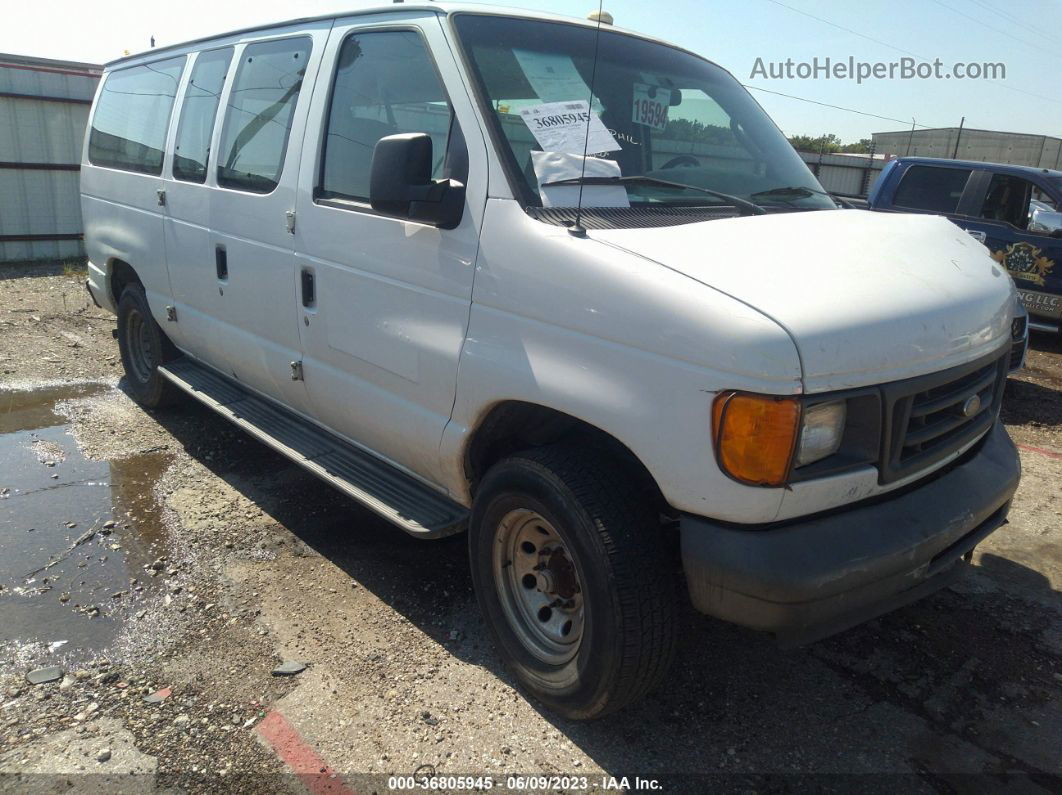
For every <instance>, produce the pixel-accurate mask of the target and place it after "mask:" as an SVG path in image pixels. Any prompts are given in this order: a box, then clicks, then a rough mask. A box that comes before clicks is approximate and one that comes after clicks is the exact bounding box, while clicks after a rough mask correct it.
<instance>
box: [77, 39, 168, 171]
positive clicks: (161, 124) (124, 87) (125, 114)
mask: <svg viewBox="0 0 1062 795" xmlns="http://www.w3.org/2000/svg"><path fill="white" fill-rule="evenodd" d="M184 61H185V58H184V56H183V55H182V56H181V57H179V58H170V59H168V60H165V61H155V62H154V63H150V64H145V65H144V66H132V67H130V68H128V69H119V70H116V71H114V72H111V73H110V74H108V75H107V78H106V79H105V80H104V83H103V90H102V91H101V92H100V96H99V99H98V100H97V102H96V110H95V112H94V113H93V114H92V129H91V130H90V132H89V162H90V163H92V164H93V165H96V166H106V167H109V168H120V169H123V170H124V171H136V172H139V173H141V174H161V173H162V158H163V153H164V150H165V147H166V132H167V130H169V126H170V113H171V111H172V110H173V98H174V97H175V96H176V95H177V84H178V83H179V82H180V79H181V70H182V69H183V68H184Z"/></svg>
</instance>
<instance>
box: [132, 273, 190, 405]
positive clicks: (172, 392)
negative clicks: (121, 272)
mask: <svg viewBox="0 0 1062 795" xmlns="http://www.w3.org/2000/svg"><path fill="white" fill-rule="evenodd" d="M118 350H119V352H120V353H121V355H122V366H123V367H124V368H125V376H126V384H127V391H128V392H129V395H130V397H132V398H133V400H135V401H136V402H137V403H139V404H140V405H141V406H144V407H145V408H149V409H154V408H161V407H163V406H168V405H170V404H172V403H174V402H176V401H177V400H178V399H179V398H180V396H181V392H180V390H179V389H178V388H177V387H176V386H174V385H173V383H172V382H170V381H167V380H166V379H165V378H163V377H162V376H161V375H159V372H158V366H159V365H160V364H162V363H164V362H168V361H171V360H172V359H176V358H177V357H178V356H179V355H180V353H179V352H178V351H177V349H176V348H175V347H174V346H173V343H172V342H170V341H169V339H167V338H166V335H165V334H164V333H163V331H162V329H161V328H159V324H158V323H156V322H155V319H154V318H153V317H152V316H151V310H150V309H149V308H148V302H147V296H146V295H144V288H143V287H142V286H140V285H139V284H136V283H134V284H130V285H128V286H126V288H125V289H124V290H123V291H122V295H121V297H120V298H119V299H118Z"/></svg>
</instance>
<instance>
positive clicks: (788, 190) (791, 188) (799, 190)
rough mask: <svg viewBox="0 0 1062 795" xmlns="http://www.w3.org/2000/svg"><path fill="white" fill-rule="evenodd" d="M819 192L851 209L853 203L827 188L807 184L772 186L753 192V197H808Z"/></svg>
mask: <svg viewBox="0 0 1062 795" xmlns="http://www.w3.org/2000/svg"><path fill="white" fill-rule="evenodd" d="M815 194H819V195H820V196H826V197H828V198H830V199H833V200H834V201H835V202H837V203H838V204H840V205H841V206H843V207H847V208H849V209H851V207H852V205H851V204H850V203H849V202H847V201H845V199H844V198H843V197H841V196H836V195H834V194H832V193H830V192H829V191H826V190H817V189H815V188H809V187H808V186H807V185H786V186H785V187H783V188H771V189H770V190H761V191H757V192H756V193H753V194H752V197H753V198H763V199H782V200H785V199H806V198H808V197H809V196H814V195H815Z"/></svg>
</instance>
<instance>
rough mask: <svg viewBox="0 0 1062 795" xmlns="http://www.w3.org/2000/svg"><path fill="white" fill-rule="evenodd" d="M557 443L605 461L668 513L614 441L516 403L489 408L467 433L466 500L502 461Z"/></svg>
mask: <svg viewBox="0 0 1062 795" xmlns="http://www.w3.org/2000/svg"><path fill="white" fill-rule="evenodd" d="M560 441H572V442H578V443H580V444H585V445H587V446H588V447H592V448H595V449H597V450H599V451H601V452H603V453H605V454H607V455H609V456H610V457H612V458H613V460H615V461H616V462H617V463H619V464H620V466H621V468H622V469H623V470H624V472H625V474H627V476H628V477H629V478H630V480H631V483H632V485H633V486H635V487H636V488H638V489H639V490H640V491H642V492H643V493H644V495H645V497H646V498H647V499H648V500H650V501H651V502H652V503H653V504H654V506H656V507H658V508H659V509H660V510H661V511H667V510H668V507H667V501H666V500H665V499H664V496H663V492H661V490H660V487H659V486H658V485H657V482H656V479H655V478H654V477H653V476H652V473H650V472H649V469H648V468H647V467H646V466H645V464H643V463H642V461H641V459H640V458H638V456H637V455H635V454H634V452H633V451H632V450H631V449H630V448H629V447H627V445H625V444H624V443H623V442H621V441H620V440H619V439H617V438H616V437H615V436H613V435H611V434H610V433H608V432H606V431H603V430H601V429H600V428H598V427H597V426H595V425H592V424H591V423H588V422H586V421H585V420H581V419H579V418H578V417H574V416H572V415H570V414H566V413H564V412H563V411H558V410H557V409H552V408H549V407H548V406H542V405H539V404H537V403H528V402H524V401H520V400H506V401H502V402H500V403H497V404H495V405H494V406H492V407H491V408H490V409H489V410H488V411H487V412H486V413H485V414H484V415H483V416H482V418H481V419H480V421H479V422H478V423H477V424H476V426H475V429H474V430H473V432H472V433H471V435H470V438H469V441H468V444H466V446H465V453H464V468H465V477H466V479H467V481H468V490H469V494H471V495H473V496H474V495H475V493H476V488H477V486H478V485H479V483H480V482H481V481H482V479H483V476H484V475H485V474H486V473H487V470H489V469H490V467H491V466H493V465H494V464H495V463H497V462H498V461H500V460H501V459H503V458H505V457H506V456H509V455H512V454H513V453H516V452H518V451H520V450H525V449H527V448H529V447H541V446H543V445H547V444H553V443H555V442H560Z"/></svg>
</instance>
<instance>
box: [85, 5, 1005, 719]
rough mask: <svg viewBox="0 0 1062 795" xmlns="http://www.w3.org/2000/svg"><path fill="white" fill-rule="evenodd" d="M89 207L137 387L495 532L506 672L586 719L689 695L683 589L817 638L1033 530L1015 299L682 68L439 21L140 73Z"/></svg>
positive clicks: (549, 23)
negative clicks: (850, 206) (672, 672)
mask: <svg viewBox="0 0 1062 795" xmlns="http://www.w3.org/2000/svg"><path fill="white" fill-rule="evenodd" d="M591 87H592V88H593V91H592V92H591ZM588 153H589V154H590V155H592V156H587V154H588ZM81 187H82V192H83V196H82V204H83V212H84V220H85V240H86V245H87V248H88V252H89V258H90V265H89V273H90V277H89V282H88V287H89V290H90V291H91V293H92V295H93V296H94V298H95V299H96V300H97V301H98V302H99V304H100V305H102V306H104V307H107V308H109V309H112V310H114V311H115V312H116V314H117V316H118V332H117V334H118V340H119V343H120V346H121V353H122V361H123V363H124V365H125V370H126V384H127V389H128V391H129V393H130V394H132V395H133V396H134V397H135V398H136V399H137V400H138V401H140V402H141V403H142V404H143V405H145V406H148V407H156V406H160V405H162V404H163V403H166V402H167V401H169V400H171V399H172V398H173V397H174V396H175V395H176V394H178V393H188V394H190V395H192V396H194V397H195V398H197V399H199V400H201V401H202V402H203V403H205V404H206V405H208V406H210V407H211V408H213V409H214V410H215V411H217V412H219V413H220V414H222V415H224V416H225V417H227V418H228V419H230V420H231V421H233V422H235V423H237V424H238V425H240V426H241V427H243V428H245V429H246V430H247V431H249V432H250V433H252V434H253V435H254V436H256V437H257V438H259V439H261V440H262V441H263V442H265V443H266V444H268V445H270V446H272V447H273V448H275V449H277V450H279V451H280V452H281V453H283V454H284V455H286V456H289V457H290V458H291V459H293V460H295V461H297V462H298V463H299V464H301V465H302V466H304V467H305V468H306V469H308V470H310V471H312V472H314V473H316V474H317V475H319V476H320V477H321V478H324V479H326V480H327V481H329V482H330V483H332V484H334V485H335V486H336V487H338V488H340V489H342V490H343V491H344V492H346V493H347V494H349V495H350V496H352V497H353V498H354V499H356V500H358V501H360V502H361V503H363V504H364V505H366V506H368V507H369V508H370V509H372V510H373V511H375V512H377V513H378V514H380V515H381V516H383V517H385V518H386V519H388V520H390V521H392V522H393V523H394V524H396V525H397V526H398V527H400V528H402V529H403V530H405V531H406V532H408V533H411V534H413V535H415V536H417V537H420V538H424V539H433V538H438V537H440V536H446V535H448V534H452V533H456V532H459V531H463V530H466V529H467V531H468V540H469V553H470V559H471V569H472V577H473V581H474V585H475V589H476V592H477V594H478V599H479V602H480V604H481V606H482V609H483V612H484V615H485V617H486V620H487V624H488V626H489V627H490V630H491V632H492V634H493V636H494V638H495V640H496V642H497V646H498V649H499V652H500V654H501V656H502V657H503V658H504V659H505V661H506V662H507V663H508V664H509V665H510V666H511V667H512V668H513V670H514V671H515V673H516V675H517V677H518V678H519V680H520V681H521V682H522V683H523V684H524V685H525V686H526V687H527V689H528V690H529V691H530V692H531V693H532V694H534V695H535V696H536V697H538V698H539V699H541V700H542V701H543V702H545V703H546V704H547V705H549V706H551V707H552V708H554V709H556V710H558V711H559V712H561V713H563V714H565V715H568V716H571V717H577V718H588V717H593V716H597V715H601V714H604V713H607V712H610V711H612V710H615V709H618V708H619V707H621V706H623V705H624V704H627V703H629V702H631V701H632V700H634V699H636V698H638V697H640V696H641V695H642V694H644V693H645V692H646V691H647V690H648V689H650V688H651V687H652V686H654V685H656V684H658V683H660V682H661V680H662V679H663V678H664V676H665V672H666V670H667V666H668V662H669V660H670V658H671V656H672V653H673V650H674V647H675V643H676V625H677V624H678V623H679V618H677V615H678V614H677V610H678V604H679V602H678V599H677V594H678V593H679V592H680V588H682V583H683V582H685V587H686V590H688V593H689V598H690V600H691V601H692V603H693V605H694V607H695V608H696V609H697V610H699V611H700V612H702V613H707V614H709V615H713V616H717V617H720V618H723V619H726V620H728V621H732V622H736V623H738V624H742V625H745V626H748V627H753V628H756V629H760V630H766V631H769V632H772V633H776V634H777V635H778V636H779V637H780V638H781V639H782V640H783V641H785V642H802V641H808V640H812V639H815V638H817V637H822V636H824V635H826V634H829V633H832V632H836V631H838V630H840V629H844V628H846V627H849V626H851V625H853V624H856V623H858V622H861V621H864V620H866V619H868V618H870V617H873V616H876V615H879V614H881V613H883V612H885V611H887V610H889V609H892V608H894V607H896V606H899V605H902V604H905V603H907V602H909V601H911V600H913V599H915V598H918V597H920V596H922V595H924V594H928V593H930V592H932V591H934V590H935V589H938V588H940V587H942V586H943V585H944V584H946V583H947V582H949V581H950V580H951V578H953V577H954V576H956V575H957V574H958V573H959V572H960V570H961V569H963V568H965V565H966V563H965V561H966V560H968V559H969V556H970V554H971V551H972V550H973V548H974V546H975V545H976V544H977V543H978V542H980V541H981V540H982V539H983V538H985V537H986V536H987V535H988V534H989V533H991V532H992V531H993V530H995V529H996V528H997V527H999V526H1000V525H1002V524H1003V523H1004V522H1005V519H1006V515H1007V510H1008V508H1009V505H1010V500H1011V497H1012V495H1013V494H1014V490H1015V488H1016V486H1017V482H1018V477H1019V464H1018V459H1017V455H1016V451H1015V448H1014V446H1013V444H1012V443H1011V441H1010V439H1009V437H1008V436H1007V433H1006V431H1005V430H1004V429H1003V427H1002V426H1001V424H1000V423H999V421H998V414H999V407H1000V401H1001V397H1002V394H1003V386H1004V381H1005V375H1006V371H1007V363H1008V352H1009V349H1010V323H1011V311H1012V307H1013V306H1014V304H1015V293H1014V287H1013V285H1012V283H1011V280H1010V278H1009V277H1008V276H1007V274H1006V272H1005V271H1003V270H1002V269H1001V268H1000V267H999V266H998V265H997V264H996V263H995V262H994V261H993V260H992V259H991V258H990V257H989V256H988V254H987V252H986V250H985V249H984V247H983V246H981V245H980V244H978V243H977V242H976V241H974V240H973V239H972V238H970V236H969V235H967V234H966V233H965V232H963V231H962V230H960V229H958V228H957V227H955V226H954V225H952V224H951V223H950V222H948V221H947V220H945V219H943V218H937V217H929V216H922V215H900V214H881V213H871V212H863V211H857V210H847V209H845V210H842V209H839V208H838V205H837V203H836V202H835V201H834V200H833V199H832V198H831V197H830V196H828V195H827V194H826V193H825V192H824V191H823V190H822V188H821V186H820V185H819V184H818V183H817V182H816V180H815V178H814V177H813V176H812V174H811V173H810V172H809V171H808V169H807V167H806V166H805V165H804V163H803V162H802V161H801V160H800V158H799V157H798V156H797V155H796V153H795V152H794V151H793V149H792V148H791V147H790V146H789V144H788V143H787V141H786V139H785V138H784V137H783V135H782V134H781V132H780V131H779V130H778V129H777V127H775V125H774V124H773V123H772V122H771V121H770V119H769V118H768V117H767V116H766V114H765V113H764V112H763V110H762V109H761V108H760V107H759V106H758V105H757V104H756V102H755V101H753V100H752V98H751V97H750V96H749V95H748V93H747V92H746V91H745V90H744V89H743V88H742V87H741V86H740V85H739V83H738V82H737V80H735V79H734V78H733V77H732V76H731V75H730V74H729V73H727V72H726V71H725V70H723V69H722V68H720V67H719V66H716V65H715V64H713V63H711V62H709V61H706V60H704V59H703V58H701V57H699V56H697V55H694V54H692V53H689V52H686V51H684V50H681V49H679V48H676V47H673V46H670V45H667V44H665V43H663V42H659V41H656V40H653V39H650V38H647V37H645V36H641V35H639V34H636V33H630V32H621V31H619V30H616V29H614V28H612V27H611V26H608V25H603V26H599V25H596V24H594V23H589V22H585V21H579V20H568V19H558V18H553V17H545V16H537V15H530V14H525V13H523V12H512V13H509V12H506V13H501V12H494V11H489V10H488V11H484V10H483V7H482V6H474V7H468V8H462V7H445V6H441V5H437V4H435V3H430V4H427V5H413V4H400V5H388V6H386V7H383V8H380V9H376V10H369V11H364V12H359V13H356V14H352V15H350V16H346V17H321V18H314V19H303V20H298V21H295V22H291V23H290V24H283V25H274V26H269V27H260V28H254V29H248V30H242V31H237V32H235V33H230V34H227V35H224V36H218V37H216V38H211V39H204V40H201V41H196V42H191V43H188V44H183V45H178V46H174V47H167V48H162V49H157V50H152V51H150V52H148V53H145V54H142V55H136V56H132V57H128V58H123V59H121V60H119V61H115V62H114V63H111V64H110V65H109V66H108V67H107V70H106V74H105V77H104V79H103V80H102V82H101V84H100V88H99V93H98V95H97V97H96V101H95V105H94V109H93V112H92V120H91V129H90V130H89V133H88V135H87V136H86V144H85V153H84V162H83V166H82V172H81ZM426 551H427V550H426ZM428 554H430V552H428ZM680 559H681V566H680V564H679V560H680Z"/></svg>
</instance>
